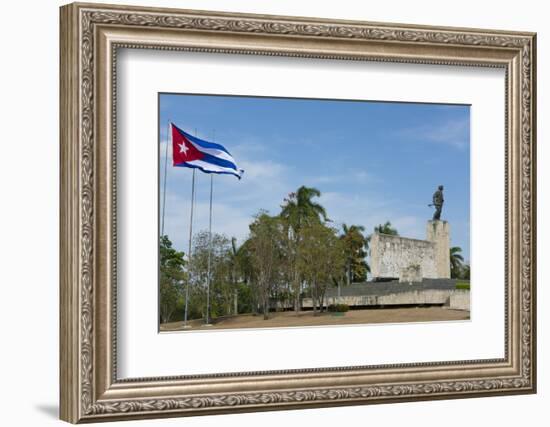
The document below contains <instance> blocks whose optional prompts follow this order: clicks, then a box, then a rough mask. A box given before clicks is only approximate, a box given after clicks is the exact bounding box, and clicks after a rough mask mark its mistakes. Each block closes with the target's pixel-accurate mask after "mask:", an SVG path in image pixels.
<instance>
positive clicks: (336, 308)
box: [328, 304, 349, 313]
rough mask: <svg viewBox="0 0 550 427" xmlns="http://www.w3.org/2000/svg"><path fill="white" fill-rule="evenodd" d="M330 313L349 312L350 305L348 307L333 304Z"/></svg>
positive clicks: (329, 309)
mask: <svg viewBox="0 0 550 427" xmlns="http://www.w3.org/2000/svg"><path fill="white" fill-rule="evenodd" d="M328 311H331V312H337V313H345V312H346V311H349V305H347V304H331V305H329V306H328Z"/></svg>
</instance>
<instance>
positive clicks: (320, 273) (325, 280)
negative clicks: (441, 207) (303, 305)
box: [298, 222, 346, 314]
mask: <svg viewBox="0 0 550 427" xmlns="http://www.w3.org/2000/svg"><path fill="white" fill-rule="evenodd" d="M345 262H346V256H345V251H344V244H343V241H342V239H340V238H339V237H338V232H337V230H336V229H335V228H332V227H328V226H326V225H325V224H322V223H320V222H312V223H310V224H308V225H306V226H305V227H304V228H303V230H302V238H301V240H300V244H299V260H298V267H299V270H300V273H301V276H302V277H303V278H304V280H305V282H306V283H307V285H308V288H309V292H310V293H311V298H312V303H313V304H312V305H313V313H314V314H316V313H317V308H318V309H319V311H320V312H322V311H323V301H324V297H325V292H326V290H327V288H328V287H329V286H331V285H332V284H333V283H334V282H335V279H336V278H338V277H342V275H343V274H344V271H345Z"/></svg>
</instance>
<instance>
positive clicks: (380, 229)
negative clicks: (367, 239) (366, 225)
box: [374, 221, 399, 236]
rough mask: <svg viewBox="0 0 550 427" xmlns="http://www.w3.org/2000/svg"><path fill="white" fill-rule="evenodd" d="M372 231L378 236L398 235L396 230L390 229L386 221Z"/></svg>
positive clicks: (389, 223)
mask: <svg viewBox="0 0 550 427" xmlns="http://www.w3.org/2000/svg"><path fill="white" fill-rule="evenodd" d="M374 231H375V232H376V233H380V234H389V235H391V236H398V235H399V233H398V232H397V229H396V228H394V227H392V225H391V222H389V221H386V223H385V224H379V225H377V226H376V227H374Z"/></svg>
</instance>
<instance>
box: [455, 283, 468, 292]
mask: <svg viewBox="0 0 550 427" xmlns="http://www.w3.org/2000/svg"><path fill="white" fill-rule="evenodd" d="M456 289H464V290H467V291H469V290H470V282H467V281H464V280H459V281H458V282H456Z"/></svg>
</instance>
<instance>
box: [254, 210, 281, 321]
mask: <svg viewBox="0 0 550 427" xmlns="http://www.w3.org/2000/svg"><path fill="white" fill-rule="evenodd" d="M282 233H283V228H282V223H281V220H280V218H279V217H272V216H269V215H268V214H267V213H266V212H265V211H260V213H258V214H257V215H256V217H255V220H254V222H253V223H252V224H250V239H249V246H250V255H251V260H252V265H253V276H254V278H255V283H256V293H257V300H258V303H259V305H260V306H261V310H262V313H263V316H264V320H267V319H268V318H269V301H270V296H271V295H272V293H274V291H275V290H276V287H277V285H278V283H279V281H280V279H281V276H280V266H281V261H282V257H281V240H282Z"/></svg>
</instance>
